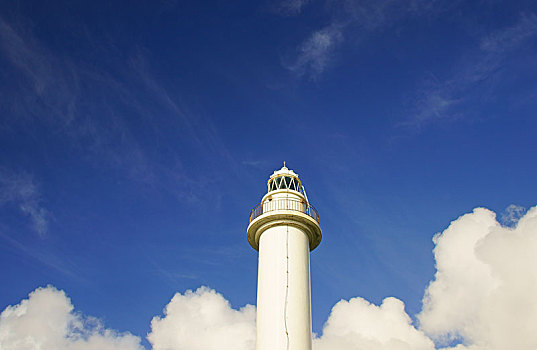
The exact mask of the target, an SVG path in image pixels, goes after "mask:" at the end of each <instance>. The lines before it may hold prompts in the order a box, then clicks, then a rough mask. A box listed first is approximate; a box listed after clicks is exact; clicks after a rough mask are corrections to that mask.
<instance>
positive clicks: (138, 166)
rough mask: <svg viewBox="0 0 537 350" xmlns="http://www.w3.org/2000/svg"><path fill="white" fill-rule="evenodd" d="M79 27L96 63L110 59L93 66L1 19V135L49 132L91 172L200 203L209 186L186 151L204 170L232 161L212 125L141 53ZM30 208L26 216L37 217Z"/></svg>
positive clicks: (21, 26)
mask: <svg viewBox="0 0 537 350" xmlns="http://www.w3.org/2000/svg"><path fill="white" fill-rule="evenodd" d="M80 28H82V29H81V30H82V31H83V34H81V35H86V36H87V39H88V40H87V42H85V43H84V44H83V45H87V46H89V47H86V49H87V50H88V51H89V52H92V55H93V57H108V58H109V59H107V60H106V61H103V62H99V64H95V62H89V61H86V60H85V58H83V57H82V58H81V57H72V56H69V55H67V54H66V53H59V52H56V51H54V50H52V49H51V48H50V47H48V46H47V45H46V44H45V43H43V42H42V41H40V40H39V39H38V38H37V36H36V35H35V34H34V33H33V32H32V30H31V27H30V26H29V25H25V24H24V23H17V24H14V23H9V22H7V21H5V20H4V19H2V18H1V17H0V62H2V63H5V65H2V66H0V71H2V72H5V75H6V76H7V77H9V78H10V79H4V80H2V81H0V94H2V95H3V98H2V99H0V112H1V113H3V115H5V118H3V120H2V121H0V131H3V132H8V133H9V132H11V131H13V130H20V131H21V132H22V134H23V135H31V134H32V133H33V132H35V133H37V132H39V133H42V132H43V129H46V130H47V131H51V134H52V135H53V136H54V137H57V138H64V139H66V140H67V141H68V143H69V144H70V145H72V147H73V151H76V152H80V153H81V154H82V155H83V156H82V157H81V158H82V159H86V160H88V161H90V162H93V163H94V164H95V165H96V166H99V167H101V166H103V165H105V166H108V167H110V168H112V169H113V170H115V171H118V173H120V174H122V175H123V176H126V177H127V178H129V180H132V181H136V182H139V183H142V184H144V185H145V186H148V187H150V188H154V189H157V190H163V189H166V192H169V189H173V190H172V194H173V195H175V196H177V197H178V198H181V199H187V200H188V201H189V202H191V203H196V202H199V201H200V199H201V198H205V197H204V194H203V191H204V188H206V187H207V186H211V182H210V181H205V180H204V179H200V178H199V176H198V174H199V169H197V170H190V169H189V168H187V167H185V166H183V157H184V154H183V153H184V151H183V150H186V149H188V150H190V151H191V152H196V153H197V154H198V160H199V161H198V162H197V163H198V165H200V166H204V167H206V168H207V169H204V171H205V172H207V171H209V170H210V169H213V168H214V167H215V165H214V163H215V162H216V160H215V159H217V157H220V159H221V160H222V161H225V162H226V163H228V164H229V163H234V160H233V159H232V157H231V155H230V154H229V152H228V151H227V148H226V146H225V145H224V143H223V142H222V141H221V139H220V138H219V135H218V133H217V131H216V128H215V127H214V126H213V123H212V121H211V120H210V119H209V118H204V117H201V116H200V114H201V113H198V112H197V111H191V110H189V108H188V106H187V104H186V103H183V101H182V100H181V97H180V96H178V94H177V93H174V92H172V91H171V90H170V89H169V87H167V86H165V84H163V83H162V82H161V81H160V80H159V79H158V78H157V77H156V75H155V74H154V73H153V71H152V67H151V64H150V61H149V60H148V59H147V58H146V57H145V55H144V50H143V48H137V49H135V50H134V52H133V53H132V54H131V55H130V56H129V55H125V53H121V54H120V53H118V49H117V47H116V46H115V45H114V44H113V42H114V40H113V39H112V38H99V40H97V39H96V38H94V37H93V36H92V35H93V34H92V33H91V31H90V30H89V29H88V28H85V29H84V24H80ZM125 56H126V57H125ZM164 139H166V140H168V141H170V143H171V144H174V145H176V146H177V147H175V148H174V149H171V150H170V151H169V152H168V153H167V154H166V157H163V156H162V152H161V150H160V149H159V147H160V146H159V145H160V144H161V142H162V140H164ZM209 159H211V160H213V161H212V162H211V161H209ZM203 160H207V162H205V163H204V162H203ZM192 188H197V190H196V191H192ZM207 191H210V189H207ZM34 209H35V208H34V207H31V206H27V207H25V209H24V210H26V211H27V212H28V215H33V216H34V217H36V218H37V217H38V215H39V212H36V211H35V210H34Z"/></svg>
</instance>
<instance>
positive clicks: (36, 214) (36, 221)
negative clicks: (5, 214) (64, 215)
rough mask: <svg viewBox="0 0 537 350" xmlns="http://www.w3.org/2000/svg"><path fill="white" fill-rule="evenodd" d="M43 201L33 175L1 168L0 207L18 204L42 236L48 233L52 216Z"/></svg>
mask: <svg viewBox="0 0 537 350" xmlns="http://www.w3.org/2000/svg"><path fill="white" fill-rule="evenodd" d="M42 202H43V200H42V199H41V194H40V192H39V188H38V186H37V184H36V182H35V181H34V179H33V177H32V176H31V175H29V174H27V173H25V172H19V173H15V172H13V171H10V170H8V169H5V168H0V207H1V206H4V205H14V206H17V207H18V208H19V210H20V212H21V213H22V214H24V215H25V216H27V217H28V218H29V219H30V223H31V226H32V229H33V230H34V231H35V232H37V234H39V236H41V237H43V236H44V235H45V234H46V233H47V230H48V223H49V219H50V216H51V215H50V212H49V211H48V210H47V209H46V208H45V207H44V206H43V203H42Z"/></svg>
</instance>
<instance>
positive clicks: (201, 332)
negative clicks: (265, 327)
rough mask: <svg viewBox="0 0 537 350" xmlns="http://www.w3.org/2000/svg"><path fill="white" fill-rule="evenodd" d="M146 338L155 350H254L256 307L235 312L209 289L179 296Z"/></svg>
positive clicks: (176, 295)
mask: <svg viewBox="0 0 537 350" xmlns="http://www.w3.org/2000/svg"><path fill="white" fill-rule="evenodd" d="M147 339H148V340H149V342H150V343H151V344H152V345H153V350H198V349H199V350H220V349H233V350H253V349H254V344H255V307H254V306H252V305H246V306H245V307H243V308H241V309H240V310H235V309H233V308H232V307H231V306H230V304H229V302H228V301H227V300H226V299H224V297H223V296H222V295H221V294H219V293H217V292H215V291H214V290H212V289H209V288H207V287H201V288H199V289H198V290H196V291H195V292H193V291H190V290H189V291H187V292H186V293H185V294H180V293H177V294H175V296H174V297H173V298H172V300H171V301H170V303H169V304H168V305H167V306H166V309H165V310H164V316H163V317H158V316H157V317H154V318H153V320H152V321H151V333H149V335H148V336H147Z"/></svg>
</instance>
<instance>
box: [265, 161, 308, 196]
mask: <svg viewBox="0 0 537 350" xmlns="http://www.w3.org/2000/svg"><path fill="white" fill-rule="evenodd" d="M267 190H268V192H272V191H277V190H291V191H296V192H298V193H300V194H302V195H304V188H303V186H302V181H300V179H299V178H298V174H297V173H295V172H294V171H293V170H291V169H289V168H287V167H286V166H285V163H284V165H283V167H282V168H281V169H280V170H276V171H274V173H273V174H272V175H271V176H270V178H269V180H268V181H267Z"/></svg>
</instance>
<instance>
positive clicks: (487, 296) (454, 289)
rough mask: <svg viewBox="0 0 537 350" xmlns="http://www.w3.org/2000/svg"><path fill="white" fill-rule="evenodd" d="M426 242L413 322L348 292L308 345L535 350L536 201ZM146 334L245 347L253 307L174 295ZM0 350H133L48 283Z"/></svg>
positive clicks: (400, 306)
mask: <svg viewBox="0 0 537 350" xmlns="http://www.w3.org/2000/svg"><path fill="white" fill-rule="evenodd" d="M433 240H434V243H435V248H434V257H435V260H436V270H437V271H436V274H435V276H434V280H433V281H432V282H431V283H430V284H429V286H428V287H427V289H426V291H425V296H424V299H423V309H422V311H421V312H420V313H419V314H418V315H417V319H418V321H419V328H416V327H415V326H414V325H413V322H412V319H411V317H410V316H409V315H408V314H407V313H406V312H405V306H404V303H403V302H402V301H401V300H398V299H396V298H393V297H388V298H386V299H384V301H383V302H382V304H381V305H380V306H377V305H374V304H371V303H370V302H368V301H367V300H365V299H363V298H359V297H357V298H352V299H350V300H348V301H347V300H342V301H340V302H338V303H337V304H336V305H335V306H334V307H333V308H332V311H331V314H330V316H329V318H328V320H327V322H326V323H325V325H324V328H323V331H322V334H321V335H320V336H319V337H316V338H315V339H314V342H313V349H314V350H331V349H338V350H364V349H368V350H410V349H412V350H434V349H435V348H441V347H442V346H444V347H445V348H444V350H505V349H517V350H535V349H536V348H537V334H536V333H535V329H534V328H535V325H536V324H537V301H536V299H535V295H537V259H536V258H535V257H536V256H537V207H534V208H531V209H529V210H528V211H527V212H526V213H525V214H524V215H523V216H522V217H520V218H519V220H518V221H517V222H516V224H514V225H513V226H502V225H501V224H500V223H499V222H498V221H497V219H496V214H495V213H494V212H492V211H490V210H487V209H484V208H477V209H475V210H474V211H473V212H472V213H469V214H466V215H463V216H461V217H460V218H458V219H456V220H454V221H453V222H451V224H450V225H449V227H448V228H447V229H446V230H444V231H443V232H442V233H438V234H436V235H435V236H434V238H433ZM147 339H148V340H149V342H150V343H151V345H152V349H153V350H213V349H214V350H216V349H234V350H254V348H255V307H254V306H251V305H246V306H244V307H243V308H240V309H234V308H232V307H231V305H230V303H229V302H228V301H227V300H226V299H225V298H224V297H223V296H222V295H221V294H219V293H217V292H216V291H214V290H212V289H209V288H207V287H201V288H199V289H198V290H196V291H187V292H185V293H184V294H181V293H177V294H176V295H175V296H174V297H173V298H172V299H171V301H170V302H169V303H168V305H167V306H166V308H165V309H164V314H163V315H162V316H156V317H154V318H153V320H152V321H151V332H150V333H149V334H148V336H147ZM433 340H434V341H435V342H436V347H435V343H434V342H433ZM457 343H458V344H457ZM454 344H457V345H454ZM0 349H2V350H23V349H24V350H27V349H59V350H63V349H74V350H78V349H80V350H92V349H104V350H108V349H114V350H115V349H117V350H131V349H135V350H140V349H142V348H141V345H140V339H139V338H138V337H135V336H133V335H131V334H129V333H123V334H120V333H117V332H115V331H112V330H107V329H104V328H103V326H102V325H101V324H100V323H99V322H98V321H97V320H94V319H91V318H84V317H82V316H80V315H79V314H77V313H75V312H73V306H72V304H71V302H70V300H69V299H68V298H67V297H66V296H65V294H64V293H63V292H62V291H58V290H57V289H55V288H53V287H47V288H39V289H37V290H35V291H34V292H32V293H31V294H30V297H29V298H28V299H27V300H23V301H22V302H21V303H20V304H18V305H15V306H9V307H7V308H6V309H5V310H4V311H3V312H2V314H1V315H0Z"/></svg>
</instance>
